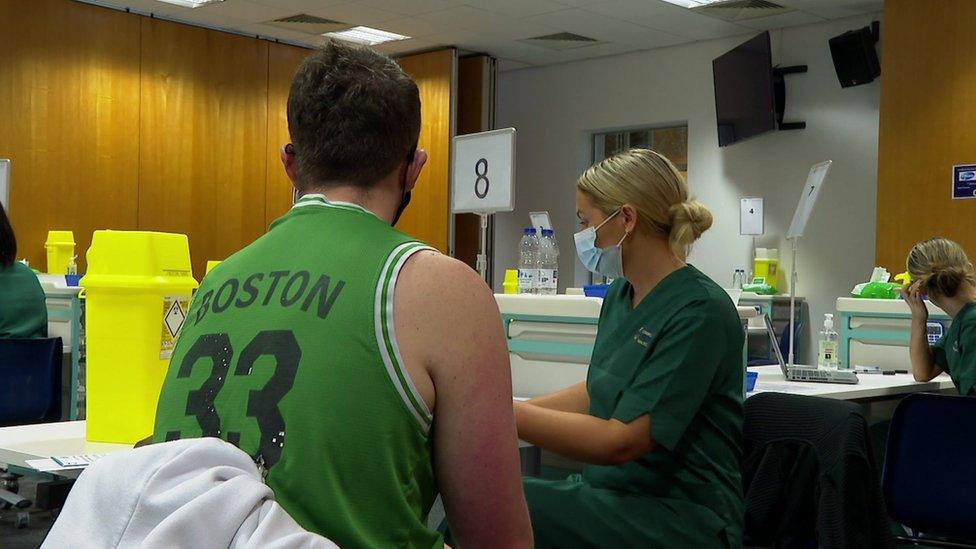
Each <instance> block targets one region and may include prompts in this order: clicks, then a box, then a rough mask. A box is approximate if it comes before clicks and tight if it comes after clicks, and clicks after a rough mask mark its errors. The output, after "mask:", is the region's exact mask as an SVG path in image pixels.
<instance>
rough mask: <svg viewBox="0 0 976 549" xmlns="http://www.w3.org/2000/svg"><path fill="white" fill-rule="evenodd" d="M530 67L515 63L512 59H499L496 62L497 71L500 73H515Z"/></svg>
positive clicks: (518, 62)
mask: <svg viewBox="0 0 976 549" xmlns="http://www.w3.org/2000/svg"><path fill="white" fill-rule="evenodd" d="M531 66H532V65H530V64H528V63H523V62H521V61H515V60H512V59H499V60H498V70H499V71H501V72H506V71H517V70H519V69H526V68H528V67H531Z"/></svg>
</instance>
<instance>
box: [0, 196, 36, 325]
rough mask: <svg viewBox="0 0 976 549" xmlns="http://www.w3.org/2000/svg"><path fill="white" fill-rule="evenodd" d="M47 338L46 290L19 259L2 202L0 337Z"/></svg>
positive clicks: (0, 219)
mask: <svg viewBox="0 0 976 549" xmlns="http://www.w3.org/2000/svg"><path fill="white" fill-rule="evenodd" d="M33 337H47V305H45V303H44V290H42V289H41V283H40V282H38V281H37V275H35V274H34V271H31V269H30V267H28V266H27V265H24V264H23V263H20V262H19V261H17V238H16V237H15V236H14V229H13V227H11V226H10V220H9V219H7V212H5V211H4V209H3V205H2V204H0V339H6V338H33Z"/></svg>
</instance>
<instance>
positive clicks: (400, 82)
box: [288, 40, 420, 190]
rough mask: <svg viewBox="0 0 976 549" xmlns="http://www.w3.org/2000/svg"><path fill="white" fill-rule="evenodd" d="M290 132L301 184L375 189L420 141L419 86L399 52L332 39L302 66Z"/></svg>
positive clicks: (290, 115) (297, 77)
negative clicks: (396, 55)
mask: <svg viewBox="0 0 976 549" xmlns="http://www.w3.org/2000/svg"><path fill="white" fill-rule="evenodd" d="M288 131H289V133H290V134H291V139H292V143H293V144H294V146H295V155H296V159H297V161H298V175H299V187H300V190H308V189H309V188H313V187H329V186H332V185H336V184H349V185H355V186H357V187H362V188H369V187H372V186H373V185H374V184H375V183H376V182H377V181H379V180H380V179H382V178H383V177H385V176H386V175H387V174H389V173H390V172H392V171H393V170H394V169H396V167H397V166H398V165H399V164H400V163H401V162H404V161H405V160H406V159H407V157H408V155H410V154H411V153H412V151H413V150H414V148H416V146H417V139H418V136H419V135H420V92H419V90H418V89H417V84H415V83H414V81H413V80H412V79H411V78H410V77H409V76H407V74H406V73H405V72H403V69H401V68H400V66H399V65H397V63H396V61H394V60H393V59H391V58H389V57H387V56H385V55H383V54H381V53H378V52H376V51H373V50H371V49H369V48H356V47H351V46H348V45H345V44H343V43H341V42H338V41H335V40H333V41H330V42H329V43H328V44H326V45H325V46H324V47H322V48H321V49H319V50H317V51H315V52H314V53H312V54H311V55H309V56H308V57H307V58H305V60H304V61H302V64H301V65H299V67H298V70H297V71H296V72H295V78H294V79H293V80H292V83H291V91H290V93H289V94H288Z"/></svg>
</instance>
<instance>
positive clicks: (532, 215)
mask: <svg viewBox="0 0 976 549" xmlns="http://www.w3.org/2000/svg"><path fill="white" fill-rule="evenodd" d="M529 222H530V223H532V226H533V227H535V228H536V230H538V231H539V234H540V235H541V234H542V229H549V230H552V221H550V220H549V212H529Z"/></svg>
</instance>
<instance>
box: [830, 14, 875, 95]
mask: <svg viewBox="0 0 976 549" xmlns="http://www.w3.org/2000/svg"><path fill="white" fill-rule="evenodd" d="M878 32H879V25H878V22H877V21H875V22H874V23H872V24H871V26H870V27H864V28H863V29H857V30H852V31H847V32H845V33H844V34H842V35H840V36H835V37H833V38H831V39H830V41H829V43H830V56H831V57H833V59H834V69H835V70H836V71H837V79H838V80H840V87H842V88H850V87H851V86H860V85H861V84H867V83H869V82H873V81H874V79H875V78H877V77H878V76H880V75H881V62H880V61H878V52H877V51H875V49H874V45H875V44H876V43H877V42H878Z"/></svg>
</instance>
